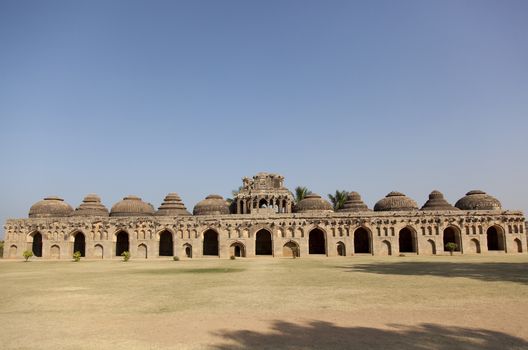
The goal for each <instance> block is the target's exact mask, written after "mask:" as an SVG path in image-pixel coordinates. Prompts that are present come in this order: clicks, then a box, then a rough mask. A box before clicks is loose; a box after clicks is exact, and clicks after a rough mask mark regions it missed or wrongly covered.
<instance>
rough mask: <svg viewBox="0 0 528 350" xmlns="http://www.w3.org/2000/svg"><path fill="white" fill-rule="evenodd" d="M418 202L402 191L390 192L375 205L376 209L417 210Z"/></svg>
mask: <svg viewBox="0 0 528 350" xmlns="http://www.w3.org/2000/svg"><path fill="white" fill-rule="evenodd" d="M417 209H418V204H416V202H415V201H414V200H413V199H411V198H409V197H407V196H406V195H404V194H403V193H401V192H390V193H389V194H388V195H386V196H385V198H382V199H380V200H379V201H378V202H377V203H376V205H374V211H404V210H417Z"/></svg>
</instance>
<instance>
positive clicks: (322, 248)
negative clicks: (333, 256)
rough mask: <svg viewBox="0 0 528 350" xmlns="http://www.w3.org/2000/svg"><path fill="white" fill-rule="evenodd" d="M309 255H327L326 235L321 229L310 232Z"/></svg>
mask: <svg viewBox="0 0 528 350" xmlns="http://www.w3.org/2000/svg"><path fill="white" fill-rule="evenodd" d="M308 254H326V242H325V234H324V232H323V231H322V230H321V229H318V228H315V229H313V230H311V231H310V234H309V236H308Z"/></svg>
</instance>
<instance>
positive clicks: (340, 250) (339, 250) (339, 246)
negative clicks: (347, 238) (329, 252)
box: [336, 242, 346, 256]
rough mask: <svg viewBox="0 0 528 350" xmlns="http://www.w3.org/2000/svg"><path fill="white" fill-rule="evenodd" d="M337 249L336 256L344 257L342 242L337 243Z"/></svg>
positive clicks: (344, 250) (344, 251)
mask: <svg viewBox="0 0 528 350" xmlns="http://www.w3.org/2000/svg"><path fill="white" fill-rule="evenodd" d="M336 248H337V255H338V256H346V246H345V243H343V242H337V245H336Z"/></svg>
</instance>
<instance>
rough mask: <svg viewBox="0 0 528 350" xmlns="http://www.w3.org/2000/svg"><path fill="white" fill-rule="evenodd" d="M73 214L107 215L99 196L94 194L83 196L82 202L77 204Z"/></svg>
mask: <svg viewBox="0 0 528 350" xmlns="http://www.w3.org/2000/svg"><path fill="white" fill-rule="evenodd" d="M72 215H74V216H108V209H106V207H105V206H104V205H103V204H102V203H101V198H99V196H98V195H96V194H93V193H91V194H89V195H87V196H86V197H84V199H83V202H82V203H81V204H80V205H79V207H78V208H77V209H75V212H73V214H72Z"/></svg>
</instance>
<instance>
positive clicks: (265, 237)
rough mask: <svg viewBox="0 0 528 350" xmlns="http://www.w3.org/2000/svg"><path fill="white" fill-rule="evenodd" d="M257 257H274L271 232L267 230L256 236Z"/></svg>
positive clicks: (260, 231)
mask: <svg viewBox="0 0 528 350" xmlns="http://www.w3.org/2000/svg"><path fill="white" fill-rule="evenodd" d="M255 255H273V244H272V239H271V232H269V231H268V230H266V229H261V230H259V231H258V232H257V233H256V234H255Z"/></svg>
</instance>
